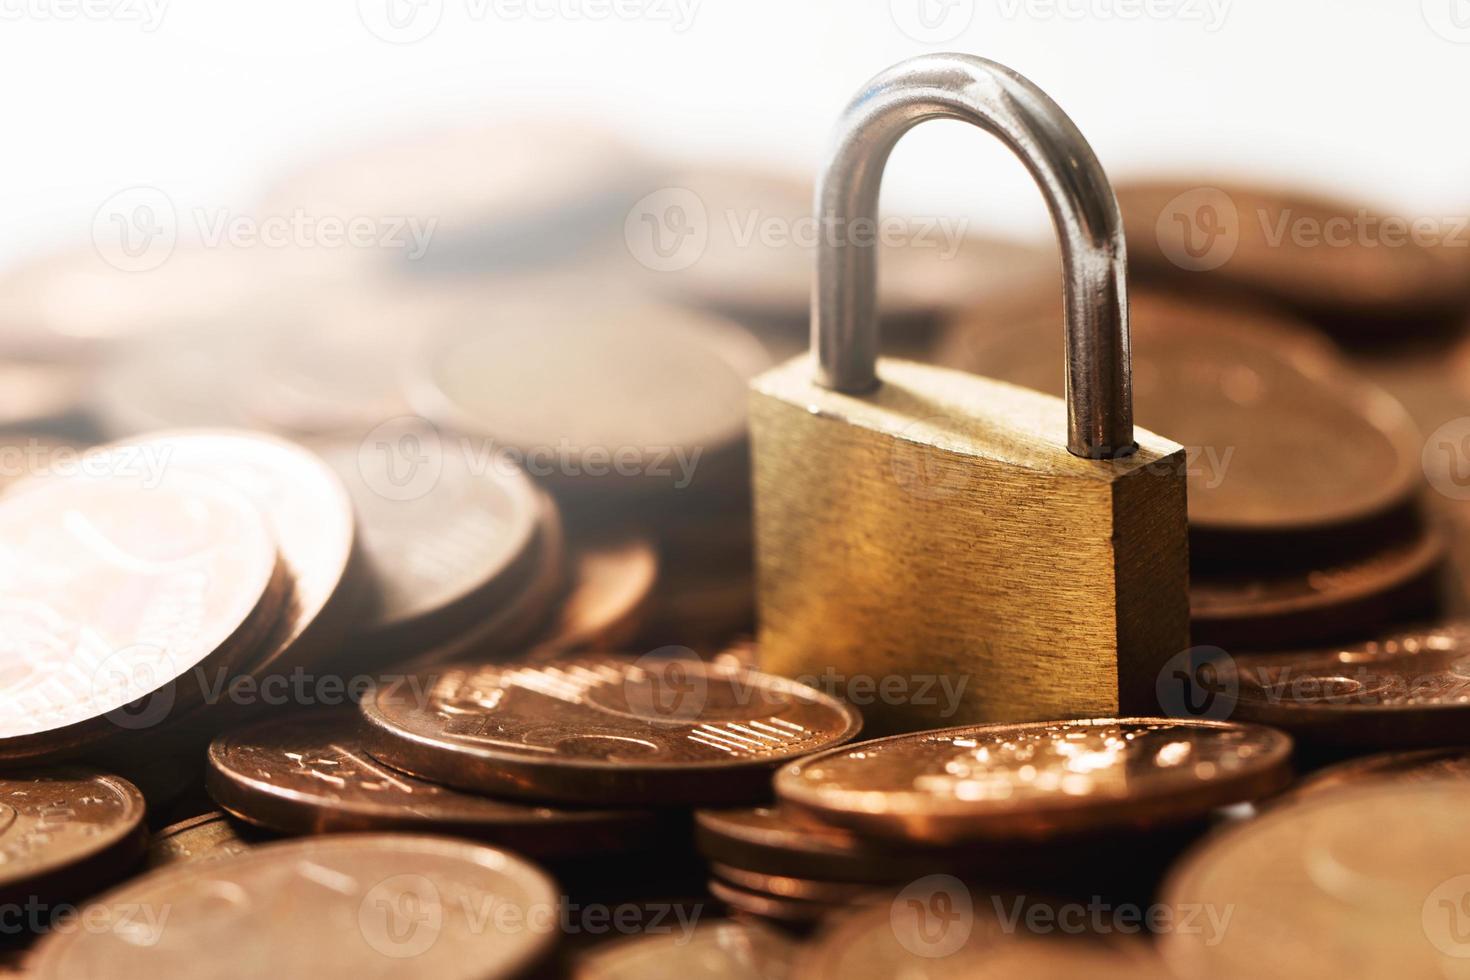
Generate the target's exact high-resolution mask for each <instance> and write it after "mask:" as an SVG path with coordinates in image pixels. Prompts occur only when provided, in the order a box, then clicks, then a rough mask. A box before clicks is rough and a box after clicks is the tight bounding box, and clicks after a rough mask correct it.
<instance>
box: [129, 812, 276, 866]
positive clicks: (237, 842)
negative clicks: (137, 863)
mask: <svg viewBox="0 0 1470 980" xmlns="http://www.w3.org/2000/svg"><path fill="white" fill-rule="evenodd" d="M250 847H251V843H250V842H249V841H247V840H245V839H244V838H243V837H241V836H240V832H239V830H238V829H237V828H236V827H235V825H234V824H232V823H231V822H230V818H229V817H227V816H225V815H224V814H223V813H215V812H211V813H201V814H199V816H197V817H190V818H189V819H187V820H180V821H179V822H178V823H175V824H169V825H168V826H167V827H165V828H163V829H162V830H160V831H159V832H158V833H156V834H154V835H153V839H152V840H151V841H149V842H148V858H147V867H148V869H149V870H150V871H151V870H152V869H154V868H161V867H163V866H164V865H167V864H180V863H183V862H185V861H213V860H216V859H218V858H227V857H233V856H234V855H236V854H243V853H245V852H246V851H248V850H250Z"/></svg>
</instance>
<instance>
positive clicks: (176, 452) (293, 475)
mask: <svg viewBox="0 0 1470 980" xmlns="http://www.w3.org/2000/svg"><path fill="white" fill-rule="evenodd" d="M108 448H109V449H110V450H112V451H113V452H115V453H119V454H125V453H134V452H137V453H146V454H154V455H155V456H156V457H158V458H165V459H167V460H168V462H169V465H170V466H177V467H180V468H182V469H186V470H189V471H190V472H195V473H202V474H205V475H208V476H213V477H214V478H216V479H218V480H220V481H222V482H224V483H227V484H229V485H230V486H231V487H232V488H234V489H235V490H238V491H240V492H242V493H244V494H245V495H246V496H247V497H249V498H250V500H251V501H252V502H253V503H254V504H255V505H256V507H257V508H259V510H260V511H261V513H262V514H264V515H265V517H266V520H267V521H268V523H269V524H270V526H271V529H272V531H273V532H274V533H275V538H276V542H277V546H278V547H279V549H280V553H281V560H282V561H283V562H284V563H285V564H286V567H287V569H288V571H289V572H290V574H291V581H292V584H293V592H292V596H291V603H290V605H289V607H288V609H287V610H286V613H285V615H284V616H283V617H282V622H281V623H280V624H279V625H278V626H277V627H276V629H275V630H274V631H273V632H272V634H271V638H270V641H269V642H268V643H267V644H265V645H264V646H263V648H262V649H261V650H259V651H258V652H257V653H256V654H255V655H254V656H253V657H252V658H251V663H250V665H249V666H250V669H251V670H252V671H254V672H261V671H264V670H266V669H268V668H269V667H271V666H272V665H273V664H276V663H281V664H283V665H286V666H297V665H302V664H304V663H309V662H310V661H311V660H312V659H314V656H320V655H321V653H322V652H323V650H322V647H323V646H324V645H327V644H329V643H331V642H332V641H334V640H335V639H337V638H338V637H339V636H340V633H341V631H342V630H344V629H345V628H346V624H345V623H344V622H341V621H340V620H341V618H342V614H343V612H345V606H346V605H347V603H346V599H347V598H348V597H347V596H346V595H344V594H342V585H343V577H344V576H345V575H346V574H347V567H348V562H349V560H350V559H351V557H352V540H353V517H352V503H351V501H350V500H349V499H348V497H347V491H346V489H345V488H344V487H343V486H342V481H341V480H339V479H338V478H337V477H336V476H335V475H334V474H333V473H332V471H331V469H330V468H328V467H327V465H326V464H325V463H324V462H322V460H321V459H320V458H318V457H317V456H316V455H315V454H313V453H311V452H308V451H307V450H305V449H303V448H301V447H300V446H297V445H294V444H292V443H289V442H286V441H285V440H282V439H277V438H275V437H273V436H268V435H264V434H262V433H257V432H242V431H228V430H219V431H207V430H201V431H187V430H179V431H175V432H165V433H158V434H153V435H148V436H145V437H140V438H138V439H131V440H128V441H127V442H125V443H121V444H114V445H113V446H110V447H108ZM329 604H332V615H327V614H326V611H327V608H328V605H329ZM334 616H335V618H334Z"/></svg>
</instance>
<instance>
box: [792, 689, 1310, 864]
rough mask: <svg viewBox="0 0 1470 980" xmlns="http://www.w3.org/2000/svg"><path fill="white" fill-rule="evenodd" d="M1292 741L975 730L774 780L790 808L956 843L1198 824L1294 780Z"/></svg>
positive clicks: (1234, 728)
mask: <svg viewBox="0 0 1470 980" xmlns="http://www.w3.org/2000/svg"><path fill="white" fill-rule="evenodd" d="M1290 752H1291V739H1290V738H1288V737H1287V736H1286V735H1284V734H1282V733H1280V732H1277V731H1274V730H1273V729H1270V728H1264V727H1260V726H1256V725H1233V724H1221V723H1215V722H1205V721H1173V720H1169V719H1163V718H1122V719H1107V718H1104V719H1090V720H1085V721H1070V722H1031V723H1027V724H1017V725H974V726H964V727H960V728H948V729H942V730H940V731H935V732H918V733H914V734H910V735H897V736H893V737H890V738H880V739H873V740H872V741H869V742H859V743H857V744H855V745H851V746H845V747H843V748H839V749H833V750H831V751H828V752H824V753H822V754H820V755H816V756H812V757H811V758H807V759H803V760H801V761H799V762H794V763H792V764H791V765H789V766H787V767H786V768H784V769H782V770H781V771H780V772H779V773H777V774H776V793H777V795H778V796H780V797H781V800H782V802H783V803H786V804H791V805H792V806H794V807H796V808H797V809H798V810H800V811H803V812H806V813H809V814H811V815H812V816H815V817H817V818H818V819H821V820H824V821H827V822H829V823H832V824H835V825H837V826H840V827H846V828H849V829H852V830H856V831H859V832H862V833H870V834H873V835H874V836H879V837H894V838H900V839H909V840H915V841H926V840H927V841H935V842H948V841H959V840H966V839H985V838H990V839H999V838H1009V837H1026V836H1038V835H1043V834H1050V833H1058V832H1066V831H1082V830H1093V831H1095V830H1102V829H1105V828H1116V827H1122V826H1129V825H1147V824H1151V823H1158V822H1163V821H1177V820H1184V819H1189V818H1191V817H1198V816H1200V815H1202V814H1204V813H1207V812H1208V811H1209V810H1211V809H1213V808H1214V807H1216V806H1223V805H1225V804H1228V803H1236V802H1240V801H1242V800H1249V799H1253V798H1255V797H1257V796H1260V795H1262V794H1264V793H1267V792H1270V791H1272V790H1274V789H1276V788H1278V787H1279V786H1281V785H1283V784H1284V783H1285V781H1286V780H1287V779H1288V778H1289V773H1288V757H1289V755H1290Z"/></svg>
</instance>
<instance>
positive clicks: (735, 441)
mask: <svg viewBox="0 0 1470 980" xmlns="http://www.w3.org/2000/svg"><path fill="white" fill-rule="evenodd" d="M768 363H769V359H768V358H767V357H766V354H765V352H764V350H763V349H762V348H761V346H760V344H759V342H757V341H756V339H755V338H754V337H752V336H751V335H750V334H749V333H748V332H746V331H745V329H744V328H742V327H740V326H739V325H737V324H735V323H733V322H727V321H725V320H722V319H720V318H718V317H714V316H711V315H709V314H704V313H699V312H695V311H692V310H687V309H682V308H678V307H673V306H659V305H653V304H650V303H649V302H647V301H646V300H645V301H642V302H640V301H638V300H636V299H630V300H628V302H627V303H623V302H618V301H616V299H615V297H611V296H604V295H601V294H599V295H598V296H597V297H595V298H593V297H587V298H578V297H577V296H576V295H575V294H572V295H565V294H563V295H562V296H560V297H558V298H557V299H556V300H555V301H552V300H549V299H544V298H543V299H533V300H515V301H506V302H505V303H503V304H501V305H500V306H499V307H493V308H491V309H488V310H485V311H483V312H482V313H481V315H480V318H479V321H478V322H474V323H472V324H469V325H466V326H464V327H461V328H458V329H454V330H447V331H445V332H444V334H443V335H442V336H440V337H438V338H436V339H435V340H433V341H431V342H430V343H429V345H428V350H427V351H426V354H425V361H424V373H423V377H422V379H421V381H420V383H419V384H418V385H417V386H416V387H415V389H414V390H415V391H416V392H417V396H418V402H419V404H420V405H421V406H422V411H423V412H424V413H425V414H426V415H428V416H429V417H430V418H433V419H436V420H437V421H440V422H442V423H443V424H444V425H445V427H446V428H448V429H453V430H457V431H461V432H467V433H472V434H474V436H475V437H476V438H479V439H482V440H493V441H494V442H495V444H497V445H503V446H505V447H507V448H508V449H510V450H512V451H514V453H515V454H516V457H517V461H518V462H522V463H523V464H524V466H525V467H526V470H527V471H528V472H530V473H531V475H532V476H534V477H536V478H537V479H541V480H544V481H546V482H548V483H549V484H552V485H555V486H558V487H561V488H564V489H570V490H575V489H579V488H580V489H585V490H592V489H594V488H600V489H608V488H618V489H623V490H628V491H632V492H641V493H654V492H663V491H671V490H672V491H682V490H685V489H687V488H689V487H690V486H691V484H693V483H694V481H695V480H696V478H697V477H698V476H699V474H700V472H701V470H703V469H711V470H713V469H714V468H715V467H716V462H717V459H718V458H719V457H722V456H726V455H729V454H731V453H733V452H734V451H735V450H736V449H737V448H738V447H739V446H740V445H741V439H742V438H743V436H744V433H745V415H746V400H747V395H746V382H747V381H748V380H749V379H750V378H751V377H753V376H754V375H755V374H757V373H759V372H760V371H761V370H763V369H764V368H765V367H766V366H767V364H768Z"/></svg>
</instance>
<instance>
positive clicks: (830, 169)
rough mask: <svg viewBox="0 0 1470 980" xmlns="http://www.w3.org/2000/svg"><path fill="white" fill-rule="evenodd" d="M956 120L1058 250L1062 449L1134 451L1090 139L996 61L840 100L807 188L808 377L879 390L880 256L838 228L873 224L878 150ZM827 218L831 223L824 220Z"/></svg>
mask: <svg viewBox="0 0 1470 980" xmlns="http://www.w3.org/2000/svg"><path fill="white" fill-rule="evenodd" d="M941 118H944V119H962V120H964V121H965V122H968V123H972V124H974V125H976V126H979V127H980V128H981V129H983V130H985V131H986V132H989V133H992V134H994V135H995V136H997V137H999V138H1000V140H1001V141H1002V142H1003V143H1005V145H1006V146H1008V147H1010V149H1011V151H1012V152H1013V153H1015V154H1016V155H1017V156H1018V157H1020V158H1021V161H1022V162H1023V163H1024V164H1025V165H1026V169H1027V170H1029V171H1030V172H1031V176H1032V177H1033V178H1034V179H1035V180H1036V183H1037V184H1038V185H1039V186H1040V188H1041V192H1042V194H1043V195H1044V196H1045V198H1046V203H1047V207H1048V208H1049V209H1050V211H1051V216H1052V222H1053V224H1054V225H1055V227H1056V232H1057V237H1058V239H1059V240H1060V243H1061V248H1062V265H1063V288H1064V292H1065V301H1066V326H1067V364H1066V392H1067V448H1068V449H1069V450H1070V451H1071V452H1072V453H1073V454H1075V455H1077V456H1086V457H1090V458H1106V457H1115V456H1123V455H1127V454H1128V453H1130V452H1132V451H1133V449H1134V448H1136V447H1135V445H1134V442H1133V388H1132V381H1131V378H1130V355H1129V348H1128V287H1127V281H1126V268H1127V253H1126V251H1125V248H1124V245H1123V222H1122V217H1121V215H1120V214H1119V212H1118V201H1117V199H1116V198H1115V197H1114V196H1113V188H1112V185H1110V184H1109V183H1108V178H1107V175H1106V174H1104V173H1103V170H1102V165H1101V164H1100V163H1098V160H1097V157H1096V155H1094V154H1093V152H1092V148H1091V147H1090V146H1088V145H1087V140H1086V139H1084V138H1083V136H1082V134H1081V133H1080V132H1079V131H1078V130H1077V127H1076V126H1075V125H1073V123H1072V120H1070V119H1068V118H1067V115H1066V113H1064V112H1062V110H1061V108H1060V107H1058V106H1057V104H1056V103H1055V102H1053V101H1052V100H1051V99H1050V98H1049V97H1048V96H1047V95H1046V93H1044V92H1042V91H1041V90H1040V89H1039V88H1037V87H1036V86H1035V85H1033V84H1032V83H1031V82H1029V81H1027V80H1026V79H1025V78H1022V77H1021V76H1020V75H1018V74H1016V73H1015V72H1013V71H1011V70H1010V69H1009V68H1006V67H1004V66H1003V65H998V64H996V63H995V62H993V61H986V60H985V59H984V58H976V57H973V56H971V55H962V54H937V55H924V56H921V57H917V58H911V59H909V60H907V61H902V62H899V63H898V64H897V65H894V66H893V67H892V68H889V69H888V70H887V71H885V72H882V73H881V74H879V75H878V76H876V77H875V78H873V79H872V80H871V81H870V82H868V84H867V85H866V86H864V87H863V90H862V91H861V92H860V93H859V94H858V96H857V97H856V98H855V99H853V101H852V102H851V103H850V104H849V105H848V107H847V109H846V110H845V111H844V112H843V114H842V118H841V120H840V121H839V122H838V125H837V132H836V141H835V145H834V146H833V149H832V154H831V157H830V158H829V160H828V162H827V165H826V167H825V168H824V169H823V171H822V174H821V177H820V180H819V182H818V184H817V198H816V208H817V215H818V217H819V219H820V221H821V224H820V227H823V228H826V227H834V228H836V229H838V231H839V233H838V234H835V235H823V236H821V238H822V240H821V243H820V245H819V247H818V253H817V278H816V284H815V286H814V288H813V293H812V347H813V349H814V350H815V351H816V355H817V357H816V360H817V380H818V382H819V383H820V384H822V385H823V386H824V387H827V388H833V389H836V390H837V391H844V392H850V393H860V392H863V391H868V390H870V389H871V388H873V387H874V386H876V385H877V384H878V377H877V373H876V362H877V356H878V316H877V275H876V272H877V255H876V249H875V248H874V247H872V244H871V243H864V244H863V245H853V244H850V243H848V242H847V238H848V236H847V235H845V234H841V233H840V232H842V231H843V230H845V229H847V228H851V227H854V223H856V222H865V223H868V226H869V227H873V224H872V223H873V222H876V219H877V212H878V191H879V185H880V184H881V183H882V180H883V168H884V166H885V165H886V164H887V162H888V155H889V153H891V152H892V150H893V147H894V145H895V144H896V143H897V142H898V140H899V138H900V137H902V136H903V134H904V133H906V132H908V130H910V129H911V128H913V127H914V126H916V125H918V124H919V123H921V122H924V121H925V120H928V119H941ZM829 223H830V224H829Z"/></svg>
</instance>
